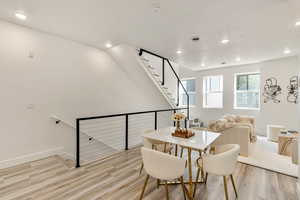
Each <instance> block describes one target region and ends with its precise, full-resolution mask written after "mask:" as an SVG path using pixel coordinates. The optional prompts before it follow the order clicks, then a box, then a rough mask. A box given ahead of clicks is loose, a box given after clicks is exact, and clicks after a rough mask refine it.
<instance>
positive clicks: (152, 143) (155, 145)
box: [139, 130, 172, 175]
mask: <svg viewBox="0 0 300 200" xmlns="http://www.w3.org/2000/svg"><path fill="white" fill-rule="evenodd" d="M150 132H152V130H147V131H145V133H146V134H147V133H150ZM143 146H144V147H145V148H148V149H154V150H157V151H161V152H164V153H169V154H171V151H172V145H171V144H168V143H165V142H161V141H158V140H153V139H146V138H144V142H143ZM143 168H144V164H143V163H142V165H141V169H140V173H139V174H140V175H141V173H142V170H143Z"/></svg>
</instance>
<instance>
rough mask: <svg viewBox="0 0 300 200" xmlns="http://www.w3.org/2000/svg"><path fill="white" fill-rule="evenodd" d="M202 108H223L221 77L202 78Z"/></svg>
mask: <svg viewBox="0 0 300 200" xmlns="http://www.w3.org/2000/svg"><path fill="white" fill-rule="evenodd" d="M203 107H204V108H223V76H222V75H219V76H206V77H203Z"/></svg>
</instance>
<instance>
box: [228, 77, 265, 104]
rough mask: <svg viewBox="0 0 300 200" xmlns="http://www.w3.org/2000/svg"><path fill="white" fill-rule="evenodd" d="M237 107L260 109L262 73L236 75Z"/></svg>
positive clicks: (235, 93) (235, 94) (235, 98)
mask: <svg viewBox="0 0 300 200" xmlns="http://www.w3.org/2000/svg"><path fill="white" fill-rule="evenodd" d="M234 108H235V109H260V74H259V73H244V74H236V75H235V92H234Z"/></svg>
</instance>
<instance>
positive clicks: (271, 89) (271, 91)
mask: <svg viewBox="0 0 300 200" xmlns="http://www.w3.org/2000/svg"><path fill="white" fill-rule="evenodd" d="M281 91H282V89H281V87H280V86H279V85H278V84H277V79H276V78H274V77H271V78H268V79H267V80H266V82H265V85H264V92H263V96H264V103H267V102H269V101H272V102H274V103H280V100H279V99H278V98H279V95H280V94H281Z"/></svg>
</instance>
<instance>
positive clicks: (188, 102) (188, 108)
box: [186, 94, 190, 119]
mask: <svg viewBox="0 0 300 200" xmlns="http://www.w3.org/2000/svg"><path fill="white" fill-rule="evenodd" d="M186 95H187V119H190V97H189V95H188V94H186Z"/></svg>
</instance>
